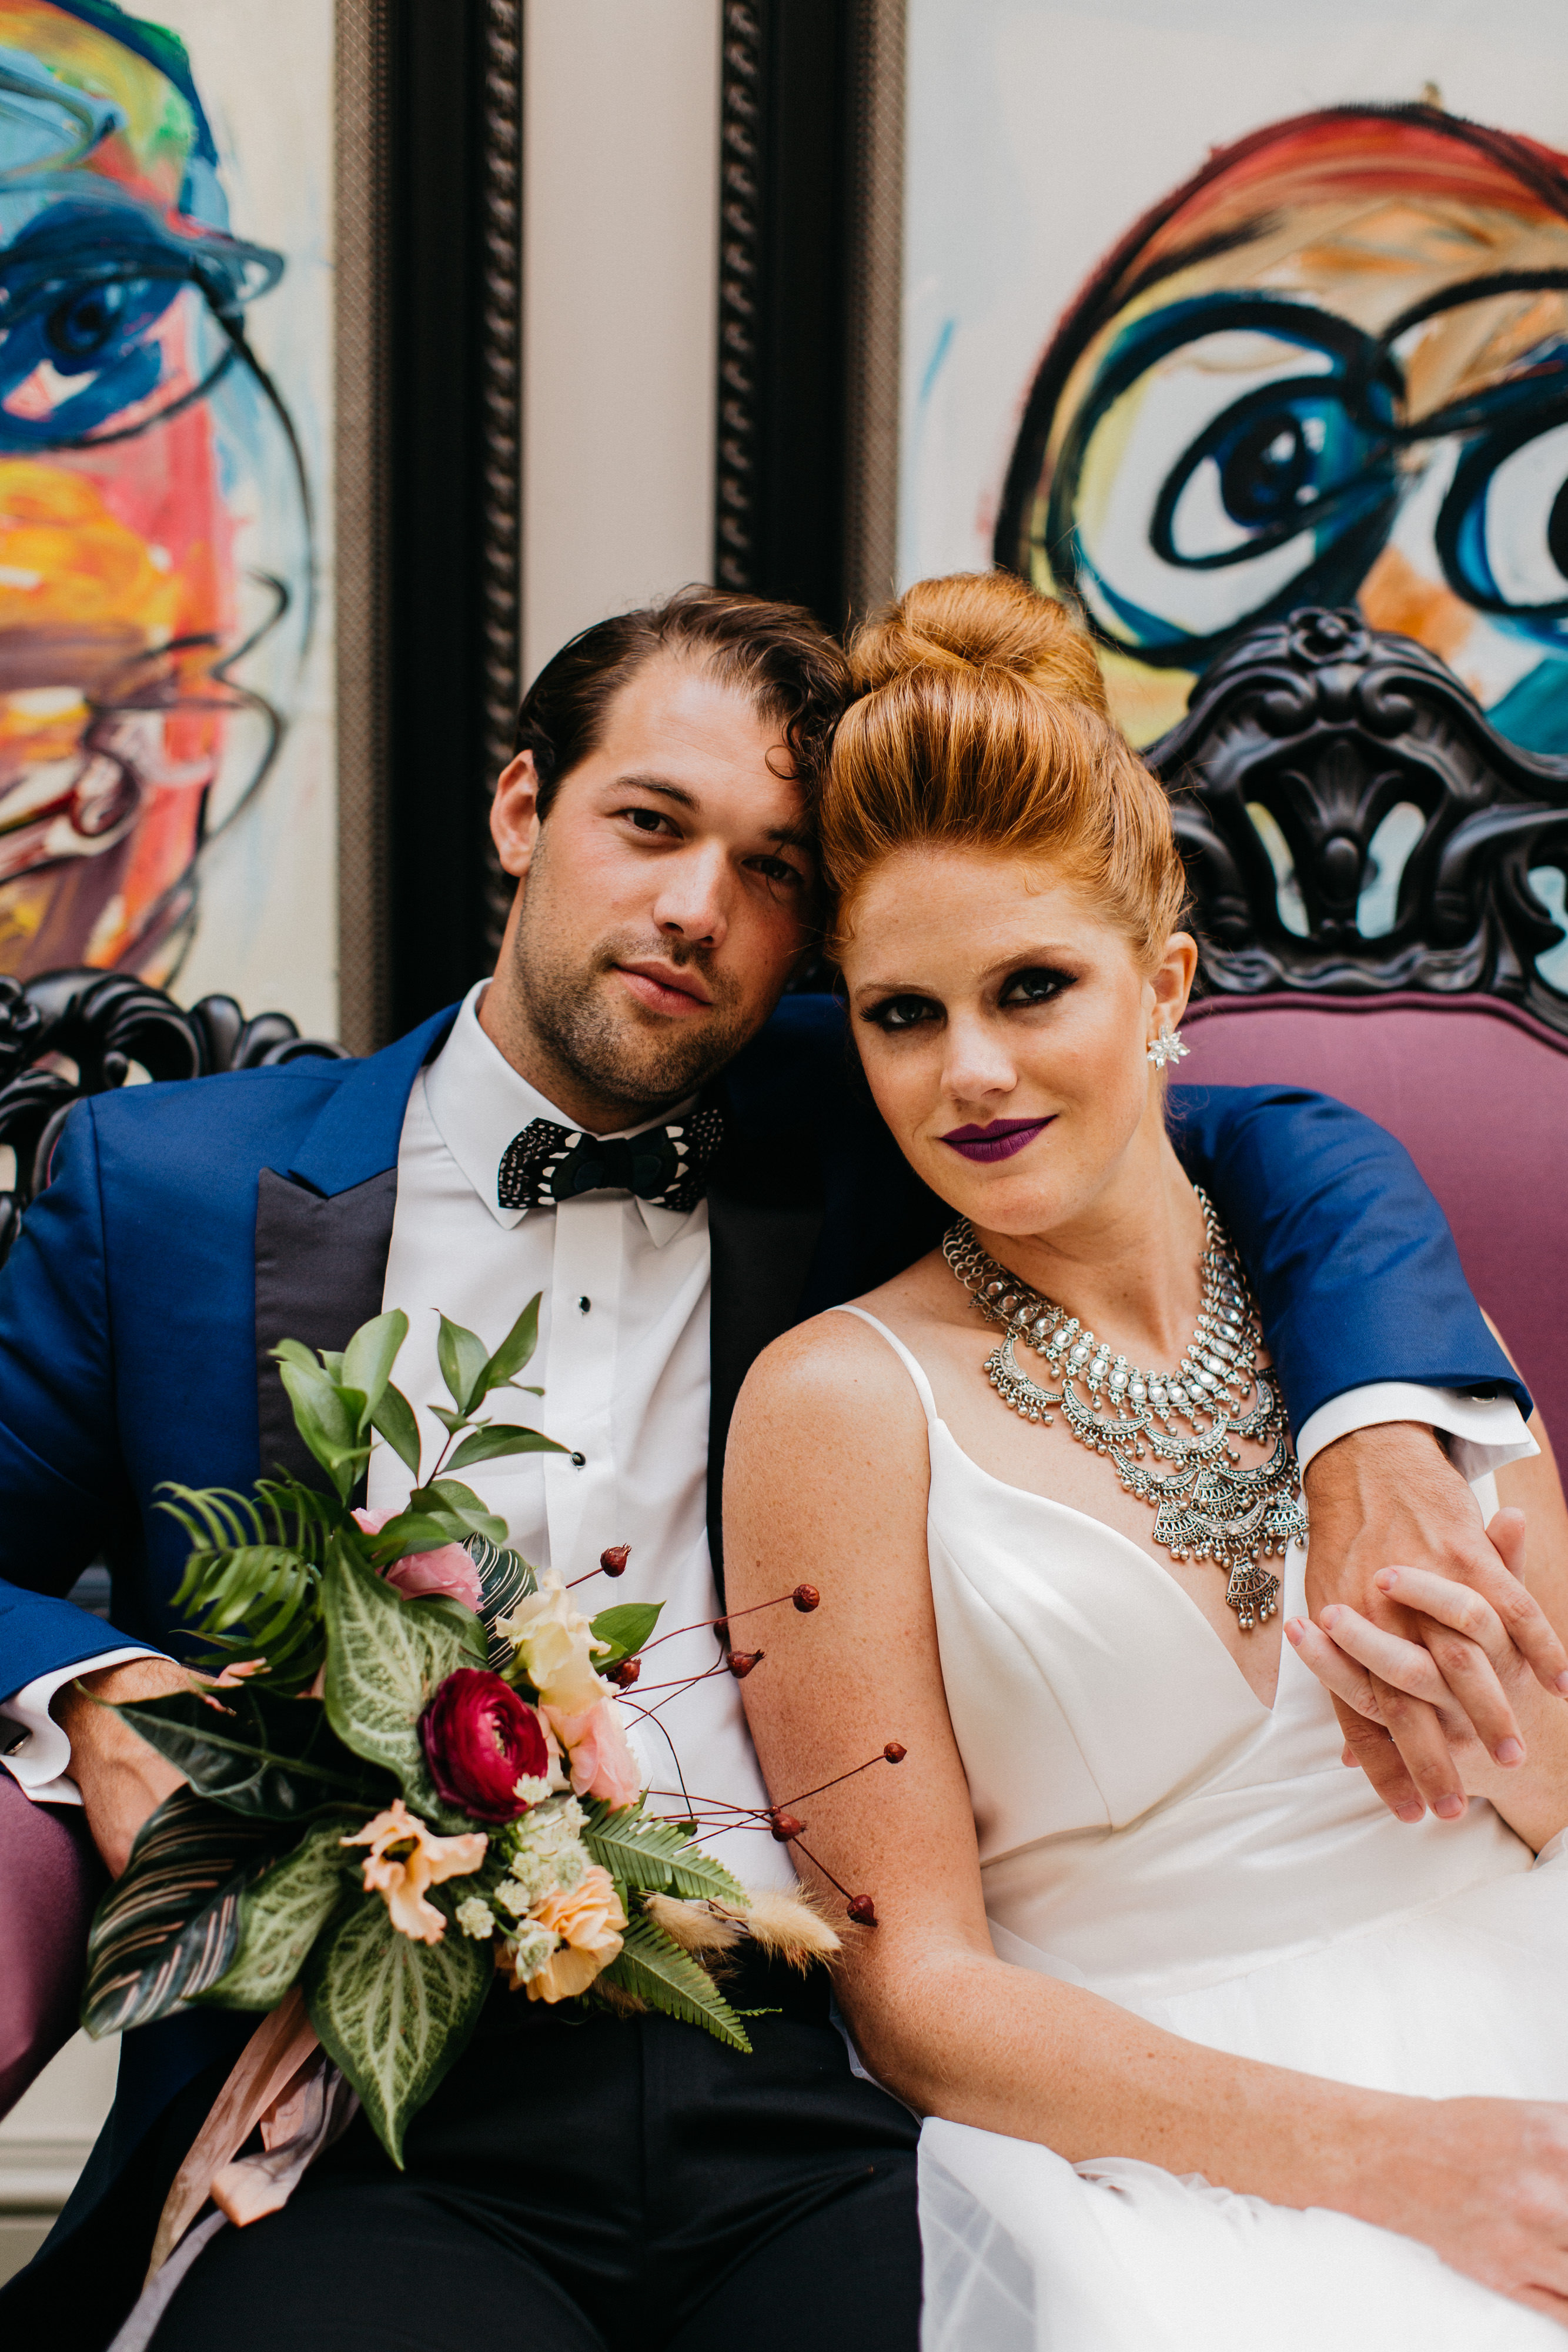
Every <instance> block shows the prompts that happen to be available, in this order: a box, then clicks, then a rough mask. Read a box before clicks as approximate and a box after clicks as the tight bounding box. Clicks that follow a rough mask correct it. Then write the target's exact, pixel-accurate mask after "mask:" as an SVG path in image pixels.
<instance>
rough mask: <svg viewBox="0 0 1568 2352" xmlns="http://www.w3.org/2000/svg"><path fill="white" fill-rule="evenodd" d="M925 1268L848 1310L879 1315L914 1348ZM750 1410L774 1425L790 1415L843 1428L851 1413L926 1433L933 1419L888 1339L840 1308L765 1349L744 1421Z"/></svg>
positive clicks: (750, 1377) (745, 1400) (749, 1385)
mask: <svg viewBox="0 0 1568 2352" xmlns="http://www.w3.org/2000/svg"><path fill="white" fill-rule="evenodd" d="M924 1263H925V1262H924V1261H922V1265H915V1266H911V1267H910V1268H909V1269H908V1271H907V1272H906V1273H904V1274H900V1275H897V1276H894V1279H893V1280H892V1281H891V1282H884V1283H882V1284H880V1285H879V1286H878V1287H877V1288H876V1289H875V1290H868V1291H867V1292H866V1293H865V1294H864V1296H863V1297H860V1298H856V1299H852V1300H850V1301H848V1302H847V1304H848V1305H850V1306H852V1307H861V1308H862V1309H863V1310H864V1313H865V1314H866V1315H873V1316H874V1317H875V1318H876V1319H877V1321H878V1322H879V1323H884V1324H886V1325H887V1326H888V1328H890V1329H892V1330H893V1331H894V1333H895V1334H896V1335H897V1336H898V1337H899V1338H900V1339H904V1341H905V1342H906V1344H907V1343H908V1342H909V1341H910V1339H912V1338H913V1337H914V1330H913V1328H912V1327H913V1326H916V1325H917V1324H918V1321H919V1314H920V1303H921V1296H922V1291H923V1289H924V1284H923V1282H922V1281H921V1280H920V1276H921V1274H922V1266H923V1265H924ZM915 1353H916V1354H917V1355H918V1353H919V1349H918V1345H916V1347H915ZM747 1409H750V1410H758V1409H759V1410H760V1411H761V1412H764V1413H766V1414H767V1416H768V1419H769V1420H770V1421H772V1420H774V1419H776V1418H777V1417H778V1416H779V1415H780V1414H789V1415H790V1416H791V1417H793V1416H796V1415H800V1416H802V1417H804V1418H806V1419H813V1418H819V1417H820V1418H821V1419H822V1420H826V1421H833V1422H838V1421H840V1420H841V1417H842V1416H843V1415H844V1414H845V1413H846V1412H862V1413H863V1412H867V1411H873V1412H876V1413H877V1414H878V1416H879V1417H882V1416H883V1415H884V1414H886V1413H889V1412H891V1413H892V1414H894V1415H895V1416H898V1417H899V1418H904V1419H908V1420H910V1422H911V1425H912V1426H913V1427H920V1428H923V1426H924V1421H925V1415H924V1413H923V1412H922V1410H921V1406H920V1402H919V1400H918V1398H917V1397H916V1395H915V1390H914V1387H913V1386H912V1384H911V1381H910V1378H909V1374H908V1372H907V1371H906V1370H905V1369H904V1365H903V1364H902V1363H901V1362H900V1361H899V1360H898V1358H897V1356H896V1355H895V1354H894V1351H893V1349H891V1348H890V1347H889V1346H888V1344H887V1341H886V1339H884V1338H883V1335H882V1333H881V1332H880V1331H874V1330H873V1328H872V1327H871V1325H870V1324H869V1323H867V1322H866V1321H864V1320H863V1318H862V1316H861V1315H854V1314H846V1313H845V1312H844V1311H843V1310H842V1309H841V1308H839V1307H830V1308H829V1309H828V1310H827V1312H826V1313H825V1314H821V1315H813V1316H812V1317H811V1318H810V1321H809V1322H805V1323H798V1324H797V1325H796V1326H795V1327H794V1328H793V1329H792V1330H789V1331H786V1332H784V1333H783V1334H782V1335H781V1337H780V1338H779V1339H775V1340H774V1341H773V1343H772V1345H771V1346H770V1347H768V1348H765V1349H763V1351H762V1353H761V1355H759V1356H758V1359H757V1360H756V1362H755V1363H754V1364H753V1365H752V1367H751V1370H750V1371H749V1372H748V1373H747V1377H746V1384H745V1386H744V1387H743V1389H742V1390H741V1393H740V1403H739V1405H738V1406H737V1418H738V1417H739V1415H740V1414H741V1412H745V1411H747Z"/></svg>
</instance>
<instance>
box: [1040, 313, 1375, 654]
mask: <svg viewBox="0 0 1568 2352" xmlns="http://www.w3.org/2000/svg"><path fill="white" fill-rule="evenodd" d="M1396 391H1397V386H1396V380H1395V374H1394V371H1393V369H1392V367H1391V365H1389V364H1386V363H1385V364H1384V365H1383V366H1382V367H1381V368H1380V367H1379V366H1378V365H1377V363H1376V362H1375V354H1374V352H1373V347H1372V345H1371V343H1370V341H1369V339H1368V338H1367V337H1366V336H1364V334H1362V333H1361V331H1359V330H1358V329H1357V328H1354V327H1353V326H1351V325H1350V324H1349V323H1348V322H1347V321H1345V320H1342V319H1338V318H1336V317H1334V316H1333V314H1332V313H1329V312H1326V311H1319V310H1312V309H1310V308H1308V307H1307V306H1304V305H1301V304H1298V303H1292V302H1287V301H1284V300H1281V299H1274V298H1272V297H1267V296H1260V295H1256V294H1249V295H1237V296H1233V297H1219V298H1215V297H1205V298H1203V299H1195V300H1193V301H1190V302H1177V303H1174V304H1172V306H1171V307H1170V309H1169V310H1165V311H1159V312H1155V313H1154V314H1152V315H1151V316H1149V317H1147V318H1145V319H1144V320H1139V321H1138V322H1137V323H1136V324H1135V325H1134V327H1133V328H1131V329H1129V330H1127V331H1125V332H1124V335H1123V336H1122V337H1120V338H1119V339H1118V341H1117V342H1116V344H1115V345H1114V346H1113V348H1112V350H1111V351H1109V352H1107V353H1106V355H1105V357H1104V359H1103V362H1102V365H1101V369H1100V373H1099V375H1098V377H1097V379H1096V382H1095V383H1094V386H1093V388H1092V391H1091V393H1090V394H1089V396H1088V398H1087V399H1086V400H1085V402H1084V404H1083V407H1082V411H1081V412H1080V415H1079V417H1078V418H1077V420H1076V421H1075V425H1074V427H1073V430H1072V432H1071V434H1070V436H1069V437H1068V439H1067V441H1066V442H1065V443H1064V445H1063V447H1062V451H1061V458H1060V461H1059V465H1058V468H1057V472H1056V476H1055V478H1054V480H1053V482H1052V485H1051V507H1050V516H1049V523H1048V529H1047V532H1046V543H1047V545H1048V546H1049V547H1050V548H1051V551H1052V552H1051V563H1052V567H1053V569H1058V570H1063V569H1065V570H1068V571H1069V572H1071V585H1073V586H1074V587H1075V588H1076V589H1077V590H1078V593H1079V594H1080V595H1081V596H1082V600H1083V603H1084V604H1085V606H1086V608H1087V610H1088V612H1089V614H1090V615H1091V617H1092V620H1093V621H1094V622H1095V624H1096V625H1097V626H1098V628H1099V630H1100V632H1101V634H1102V635H1103V636H1105V637H1107V638H1109V639H1110V640H1111V641H1112V642H1113V643H1114V644H1118V645H1121V646H1125V647H1126V648H1127V649H1128V650H1129V651H1135V652H1136V653H1137V655H1138V656H1139V658H1140V659H1142V660H1144V661H1147V662H1151V663H1154V664H1156V665H1158V664H1161V663H1166V664H1177V665H1181V666H1183V667H1185V666H1187V665H1193V666H1197V665H1198V664H1201V663H1202V662H1203V661H1204V660H1206V659H1207V657H1208V656H1209V655H1210V654H1211V653H1212V652H1214V651H1215V650H1217V649H1218V646H1220V645H1222V644H1224V643H1225V642H1227V641H1228V639H1229V638H1230V637H1231V636H1232V635H1234V633H1235V632H1236V631H1237V630H1238V629H1241V628H1246V627H1251V626H1255V625H1257V624H1258V623H1259V622H1260V621H1261V620H1264V619H1267V618H1270V617H1271V616H1273V615H1274V614H1278V613H1281V612H1284V611H1287V610H1289V609H1290V608H1291V606H1292V605H1294V604H1341V603H1344V602H1347V601H1348V600H1349V598H1350V597H1351V596H1352V595H1353V594H1354V589H1355V586H1356V583H1358V582H1359V580H1360V578H1361V576H1362V574H1363V572H1364V571H1365V569H1366V566H1367V564H1368V562H1370V561H1371V559H1372V557H1373V555H1374V554H1375V552H1376V550H1377V547H1378V546H1379V545H1380V544H1381V542H1382V541H1383V539H1384V538H1385V536H1386V533H1387V530H1388V527H1389V524H1390V522H1391V521H1392V519H1393V515H1394V511H1395V509H1396V502H1397V492H1398V482H1397V475H1396V467H1395V462H1394V410H1395V402H1396ZM1063 558H1066V559H1068V560H1067V561H1066V562H1063Z"/></svg>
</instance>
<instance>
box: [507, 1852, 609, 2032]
mask: <svg viewBox="0 0 1568 2352" xmlns="http://www.w3.org/2000/svg"><path fill="white" fill-rule="evenodd" d="M529 1916H530V1917H531V1918H533V1919H537V1920H538V1924H539V1926H540V1927H548V1928H549V1931H550V1933H551V1934H552V1935H555V1936H559V1937H560V1938H561V1944H560V1948H559V1950H557V1951H554V1952H552V1953H551V1954H550V1956H549V1959H548V1960H547V1961H546V1962H545V1964H544V1966H543V1968H542V1969H540V1970H539V1972H538V1975H537V1976H534V1977H530V1978H529V1979H528V1988H527V1990H528V1999H529V2000H549V2001H556V2000H570V1999H571V1998H572V1995H573V1994H574V1993H580V1992H586V1991H587V1990H588V1988H589V1986H590V1985H591V1983H592V1982H593V1979H594V1978H595V1977H596V1976H597V1975H598V1974H599V1972H600V1970H601V1969H607V1968H608V1967H609V1966H610V1963H611V1961H612V1959H613V1958H615V1955H616V1953H617V1952H618V1951H619V1950H620V1949H621V1942H622V1937H621V1930H622V1928H623V1927H625V1925H626V1914H625V1912H624V1911H622V1908H621V1897H620V1896H619V1895H617V1894H616V1892H615V1882H614V1880H613V1879H612V1877H611V1875H610V1873H609V1872H608V1871H607V1870H601V1868H600V1865H599V1864H598V1863H596V1862H595V1863H591V1864H589V1866H588V1868H587V1869H586V1870H585V1871H584V1872H583V1874H582V1876H581V1877H580V1879H579V1880H578V1882H577V1885H575V1886H574V1887H573V1888H572V1890H571V1893H570V1895H546V1896H545V1899H544V1901H543V1902H542V1903H536V1904H535V1906H534V1907H533V1910H532V1911H531V1913H530V1914H529Z"/></svg>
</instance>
